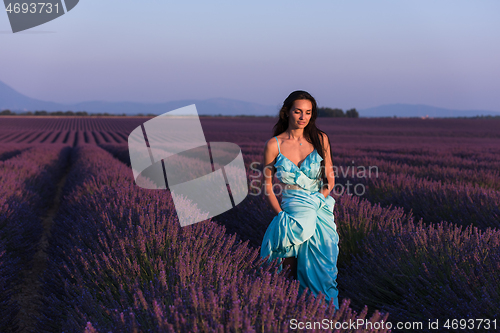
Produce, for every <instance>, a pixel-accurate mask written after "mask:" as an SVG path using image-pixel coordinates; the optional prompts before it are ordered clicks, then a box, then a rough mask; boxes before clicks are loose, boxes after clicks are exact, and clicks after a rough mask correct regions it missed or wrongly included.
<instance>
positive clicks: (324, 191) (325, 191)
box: [320, 188, 330, 199]
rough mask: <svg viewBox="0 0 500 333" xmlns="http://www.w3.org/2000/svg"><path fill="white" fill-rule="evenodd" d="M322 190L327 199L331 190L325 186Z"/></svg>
mask: <svg viewBox="0 0 500 333" xmlns="http://www.w3.org/2000/svg"><path fill="white" fill-rule="evenodd" d="M320 192H321V194H323V196H324V197H325V199H326V198H328V196H329V195H330V190H329V189H328V188H324V189H322V190H321V191H320Z"/></svg>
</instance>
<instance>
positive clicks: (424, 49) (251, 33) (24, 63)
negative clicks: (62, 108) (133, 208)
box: [0, 0, 500, 111]
mask: <svg viewBox="0 0 500 333" xmlns="http://www.w3.org/2000/svg"><path fill="white" fill-rule="evenodd" d="M499 17H500V1H498V0H478V1H472V0H469V1H462V0H440V1H431V0H419V1H416V0H414V1H409V0H377V1H373V0H365V1H358V0H349V1H347V0H329V1H314V0H312V1H308V2H304V1H300V2H299V1H295V0H287V1H284V0H273V1H260V0H254V1H246V2H243V1H234V0H233V1H217V0H214V1H189V0H186V1H182V2H181V1H167V0H141V1H138V0H136V1H132V0H80V2H79V4H78V5H77V6H76V7H75V8H74V9H73V10H71V11H70V12H68V13H67V14H65V15H63V16H61V17H59V18H57V19H55V20H53V21H50V22H48V23H46V24H43V25H40V26H37V27H34V28H31V29H29V30H25V31H24V32H18V33H15V34H14V33H12V30H11V28H10V24H9V20H8V16H7V13H6V12H5V11H2V12H1V13H0V81H3V82H4V83H6V84H8V85H9V86H11V87H12V88H14V89H16V90H17V91H19V92H20V93H22V94H25V95H27V96H29V97H32V98H37V99H41V100H45V101H52V102H58V103H77V102H83V101H93V100H102V101H134V102H151V103H155V102H167V101H174V100H182V99H208V98H219V97H222V98H230V99H237V100H242V101H247V102H254V103H260V104H266V105H273V106H277V105H280V104H281V103H283V100H284V99H285V98H286V97H287V96H288V94H289V93H291V92H292V91H294V90H306V91H308V92H310V93H311V94H312V95H313V96H314V97H315V98H316V100H317V102H318V105H319V106H325V107H339V108H342V109H350V108H357V109H364V108H369V107H375V106H379V105H383V104H393V103H408V104H427V105H431V106H436V107H443V108H450V109H457V110H472V109H474V110H490V111H500V94H499V93H498V90H499V87H500V19H499Z"/></svg>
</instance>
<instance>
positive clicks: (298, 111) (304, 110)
mask: <svg viewBox="0 0 500 333" xmlns="http://www.w3.org/2000/svg"><path fill="white" fill-rule="evenodd" d="M311 115H312V103H311V101H310V100H308V99H297V100H296V101H295V102H293V105H292V107H291V108H290V112H289V113H288V119H289V120H288V121H289V127H290V128H296V129H298V128H302V129H304V128H305V127H306V126H307V124H309V120H310V119H311Z"/></svg>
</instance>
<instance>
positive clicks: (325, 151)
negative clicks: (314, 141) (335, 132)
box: [321, 134, 335, 198]
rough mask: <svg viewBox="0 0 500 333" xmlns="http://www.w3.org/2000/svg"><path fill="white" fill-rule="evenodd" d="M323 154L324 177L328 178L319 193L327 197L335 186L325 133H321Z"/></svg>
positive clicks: (328, 143) (328, 144)
mask: <svg viewBox="0 0 500 333" xmlns="http://www.w3.org/2000/svg"><path fill="white" fill-rule="evenodd" d="M323 155H324V156H325V175H326V179H327V180H328V184H327V185H323V189H321V193H322V194H323V195H324V196H325V198H327V197H328V195H330V192H331V191H332V190H333V188H334V186H335V174H334V173H333V162H332V158H331V156H332V155H331V153H330V142H329V140H328V136H327V135H326V134H323Z"/></svg>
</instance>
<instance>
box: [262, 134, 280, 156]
mask: <svg viewBox="0 0 500 333" xmlns="http://www.w3.org/2000/svg"><path fill="white" fill-rule="evenodd" d="M264 151H267V152H270V153H274V151H276V155H277V154H278V142H277V141H276V139H275V138H274V136H273V137H272V138H270V139H269V140H267V141H266V143H265V145H264Z"/></svg>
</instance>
